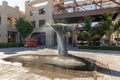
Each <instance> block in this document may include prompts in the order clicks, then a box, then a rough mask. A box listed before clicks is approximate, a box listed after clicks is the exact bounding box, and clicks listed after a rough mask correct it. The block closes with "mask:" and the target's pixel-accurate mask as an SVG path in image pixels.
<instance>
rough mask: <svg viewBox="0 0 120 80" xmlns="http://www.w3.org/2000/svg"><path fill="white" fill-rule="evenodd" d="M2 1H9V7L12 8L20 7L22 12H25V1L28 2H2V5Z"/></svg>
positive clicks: (23, 0)
mask: <svg viewBox="0 0 120 80" xmlns="http://www.w3.org/2000/svg"><path fill="white" fill-rule="evenodd" d="M2 1H7V2H8V5H10V6H13V7H14V6H19V8H20V10H22V11H24V10H25V1H27V0H0V5H1V4H2Z"/></svg>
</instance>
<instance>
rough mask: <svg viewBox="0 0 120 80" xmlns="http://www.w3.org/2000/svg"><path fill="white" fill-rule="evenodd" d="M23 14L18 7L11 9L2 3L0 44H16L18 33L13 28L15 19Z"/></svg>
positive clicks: (0, 7)
mask: <svg viewBox="0 0 120 80" xmlns="http://www.w3.org/2000/svg"><path fill="white" fill-rule="evenodd" d="M22 16H23V14H22V12H21V11H20V10H19V7H18V6H15V7H11V6H9V5H8V2H6V1H3V2H2V5H0V43H7V42H17V36H18V32H17V31H16V28H15V19H17V18H19V17H22Z"/></svg>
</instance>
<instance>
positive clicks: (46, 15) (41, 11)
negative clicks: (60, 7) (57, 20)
mask: <svg viewBox="0 0 120 80" xmlns="http://www.w3.org/2000/svg"><path fill="white" fill-rule="evenodd" d="M38 1H39V2H38ZM38 1H37V0H35V1H31V2H29V1H26V2H25V17H26V18H27V19H29V20H30V21H31V22H32V24H33V26H34V30H33V32H32V34H31V37H37V38H38V39H39V41H40V45H48V46H49V45H53V44H54V31H53V29H52V28H51V27H50V26H48V25H50V24H53V22H54V21H53V18H52V13H53V11H52V7H53V5H52V1H51V0H48V1H46V2H44V1H45V0H38ZM41 3H42V4H43V5H42V6H41ZM37 5H38V6H37ZM47 24H48V25H47Z"/></svg>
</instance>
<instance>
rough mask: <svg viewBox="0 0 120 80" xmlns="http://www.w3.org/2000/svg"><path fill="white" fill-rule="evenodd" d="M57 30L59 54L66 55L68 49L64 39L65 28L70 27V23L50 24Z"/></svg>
mask: <svg viewBox="0 0 120 80" xmlns="http://www.w3.org/2000/svg"><path fill="white" fill-rule="evenodd" d="M49 26H50V27H52V28H53V29H54V30H55V32H56V33H57V41H58V54H59V55H61V56H66V55H68V50H67V44H66V42H65V39H64V32H65V31H64V30H65V29H66V30H67V28H68V25H66V24H62V23H56V24H52V25H50V24H49Z"/></svg>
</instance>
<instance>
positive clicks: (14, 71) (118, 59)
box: [0, 46, 120, 80]
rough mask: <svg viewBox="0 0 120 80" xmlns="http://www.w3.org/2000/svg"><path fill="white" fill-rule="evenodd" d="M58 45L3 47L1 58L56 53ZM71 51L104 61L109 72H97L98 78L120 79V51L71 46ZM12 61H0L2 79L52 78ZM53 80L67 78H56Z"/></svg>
mask: <svg viewBox="0 0 120 80" xmlns="http://www.w3.org/2000/svg"><path fill="white" fill-rule="evenodd" d="M56 53H57V50H56V47H46V46H40V47H33V48H23V47H20V48H3V49H0V58H1V59H2V58H4V57H7V56H11V55H17V54H42V55H46V54H49V55H52V54H56ZM69 53H70V54H74V55H76V56H81V57H87V58H91V59H94V60H97V61H99V62H101V63H104V64H105V65H106V67H107V68H108V69H109V71H108V72H105V73H101V72H96V73H97V75H98V77H97V80H120V51H109V50H108V51H106V50H82V49H77V48H73V47H69ZM16 64H18V63H10V62H4V61H0V80H51V79H50V78H48V77H46V76H41V75H37V74H35V73H32V72H30V71H29V69H28V68H25V67H22V66H21V65H20V63H19V64H18V65H16ZM52 80H67V79H59V78H55V79H52ZM70 80H94V79H93V78H91V77H88V78H74V79H70Z"/></svg>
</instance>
